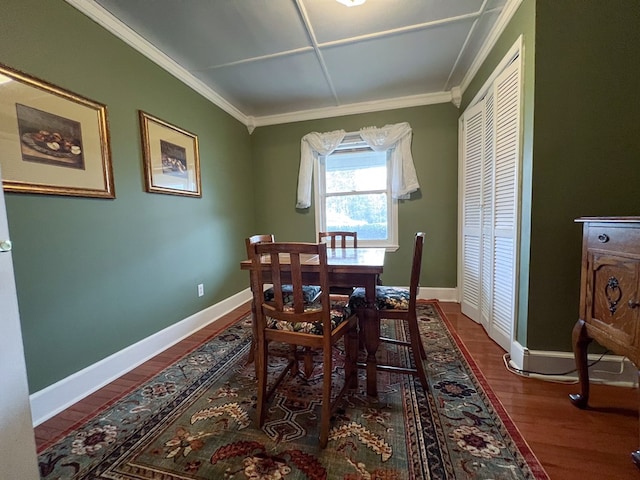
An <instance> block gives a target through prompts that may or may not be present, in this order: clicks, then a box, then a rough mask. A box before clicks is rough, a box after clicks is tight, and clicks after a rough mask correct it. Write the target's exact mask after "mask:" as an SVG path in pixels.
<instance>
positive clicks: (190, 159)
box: [138, 110, 202, 197]
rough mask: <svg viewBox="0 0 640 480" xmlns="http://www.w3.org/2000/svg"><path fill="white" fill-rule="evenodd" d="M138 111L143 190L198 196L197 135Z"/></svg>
mask: <svg viewBox="0 0 640 480" xmlns="http://www.w3.org/2000/svg"><path fill="white" fill-rule="evenodd" d="M138 112H139V117H140V131H141V135H142V153H143V163H144V172H145V185H146V191H147V192H151V193H165V194H169V195H184V196H188V197H201V196H202V193H201V186H200V154H199V151H198V136H197V135H195V134H193V133H191V132H188V131H186V130H184V129H182V128H180V127H177V126H175V125H172V124H170V123H169V122H166V121H164V120H161V119H159V118H157V117H154V116H153V115H150V114H148V113H146V112H143V111H142V110H139V111H138Z"/></svg>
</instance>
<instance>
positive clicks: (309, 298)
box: [264, 285, 320, 303]
mask: <svg viewBox="0 0 640 480" xmlns="http://www.w3.org/2000/svg"><path fill="white" fill-rule="evenodd" d="M282 293H283V294H284V295H283V298H282V300H283V301H284V303H292V302H293V285H283V286H282ZM318 295H320V286H318V285H304V286H303V287H302V296H303V297H304V301H305V302H306V303H313V302H315V301H316V300H317V298H318ZM264 300H265V301H266V302H270V301H271V300H273V287H271V288H268V289H266V290H265V291H264Z"/></svg>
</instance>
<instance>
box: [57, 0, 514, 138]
mask: <svg viewBox="0 0 640 480" xmlns="http://www.w3.org/2000/svg"><path fill="white" fill-rule="evenodd" d="M66 1H67V2H68V3H69V4H71V5H73V6H74V7H75V8H77V9H78V10H80V11H82V12H83V13H85V14H86V15H88V16H89V17H90V18H92V19H94V20H95V21H97V22H98V23H99V24H101V25H102V26H104V27H105V28H107V29H109V30H110V31H111V32H113V33H114V34H116V35H117V36H119V37H120V38H122V39H123V40H124V41H126V42H127V43H129V44H130V45H131V46H133V47H134V48H136V49H137V50H139V51H140V52H142V53H143V54H145V55H146V56H147V57H149V58H150V59H151V60H153V61H154V62H156V63H158V64H159V65H160V66H162V67H163V68H165V69H166V70H167V71H169V72H170V73H172V74H173V75H175V76H176V77H178V78H179V79H180V80H182V81H183V82H184V83H186V84H187V85H190V86H191V87H192V88H194V89H195V90H196V91H198V92H200V93H201V94H203V95H204V96H205V97H206V98H208V99H209V100H211V101H212V102H214V103H215V104H217V105H218V106H220V107H221V108H222V109H224V110H225V111H227V112H229V113H230V114H232V115H233V116H234V117H236V118H237V119H239V120H240V121H242V122H243V123H245V124H246V125H247V126H248V127H249V129H250V131H251V130H252V129H253V127H255V126H260V125H267V124H274V123H283V122H287V121H294V120H303V119H311V118H322V117H328V116H336V115H340V114H348V113H360V112H364V111H374V110H383V109H389V108H398V107H404V106H413V105H425V104H430V103H443V102H448V101H453V102H454V103H457V102H459V99H460V95H461V93H462V92H464V89H465V88H466V86H467V85H468V83H469V82H470V80H471V78H472V76H473V74H475V72H476V71H477V68H478V67H477V65H479V63H480V62H481V61H482V60H483V59H484V56H486V52H487V51H488V50H489V48H490V47H491V46H492V44H493V42H495V39H496V38H497V36H498V34H499V33H500V31H501V29H502V28H504V25H505V24H506V21H508V18H510V15H511V14H512V11H513V10H514V7H513V5H514V4H516V3H519V2H518V1H517V0H368V1H367V2H366V3H365V4H363V5H360V6H354V7H347V6H344V5H342V4H340V3H338V2H337V1H336V0H66ZM507 17H508V18H507Z"/></svg>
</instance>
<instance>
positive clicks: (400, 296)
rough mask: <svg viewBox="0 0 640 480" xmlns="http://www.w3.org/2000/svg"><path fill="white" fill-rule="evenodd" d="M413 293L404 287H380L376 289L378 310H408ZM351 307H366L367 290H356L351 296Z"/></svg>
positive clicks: (360, 288) (355, 308)
mask: <svg viewBox="0 0 640 480" xmlns="http://www.w3.org/2000/svg"><path fill="white" fill-rule="evenodd" d="M410 297H411V291H410V290H409V289H408V288H403V287H387V286H384V285H378V286H377V287H376V304H377V306H378V310H408V309H409V299H410ZM349 306H350V307H351V308H352V309H354V310H357V309H360V308H364V307H365V290H364V288H362V287H359V288H356V289H355V290H354V291H353V293H352V294H351V299H350V301H349Z"/></svg>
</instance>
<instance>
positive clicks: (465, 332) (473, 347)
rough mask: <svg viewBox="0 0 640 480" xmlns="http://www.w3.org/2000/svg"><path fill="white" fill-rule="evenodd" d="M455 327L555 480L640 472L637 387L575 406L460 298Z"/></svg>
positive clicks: (598, 388)
mask: <svg viewBox="0 0 640 480" xmlns="http://www.w3.org/2000/svg"><path fill="white" fill-rule="evenodd" d="M441 306H442V309H443V311H444V312H445V314H446V316H447V318H448V319H449V321H450V323H451V324H452V325H453V328H454V329H455V331H456V332H457V333H458V335H459V336H460V338H461V339H462V341H463V342H464V344H465V346H466V347H467V349H468V350H469V352H470V353H471V355H472V357H473V359H474V360H475V362H476V363H477V365H478V367H479V368H480V370H481V371H482V373H483V374H484V376H485V377H486V379H487V381H488V383H489V385H490V386H491V388H492V389H493V391H494V393H495V394H496V396H497V397H498V399H499V400H500V402H501V403H502V405H503V406H504V408H505V409H506V411H507V412H508V413H509V415H510V416H511V418H512V419H513V421H514V423H515V424H516V426H517V427H518V429H519V430H520V432H521V433H522V435H523V436H524V438H525V439H526V441H527V443H528V444H529V446H530V447H531V449H532V450H533V452H534V453H535V454H536V456H537V457H538V459H539V460H540V462H541V463H542V465H543V466H544V468H545V470H546V471H547V473H548V474H549V476H550V478H551V479H553V480H603V479H607V480H609V479H615V480H621V479H636V478H640V470H638V469H637V468H636V467H635V465H634V464H633V462H632V461H631V458H630V456H629V454H630V452H631V451H633V450H635V449H637V448H638V446H639V444H638V440H639V435H638V431H639V426H638V393H637V390H636V389H631V388H623V387H612V386H604V385H596V384H592V385H591V398H590V400H589V406H590V408H589V409H588V410H579V409H578V408H576V407H574V406H573V405H571V403H570V402H569V399H568V394H569V393H575V392H577V391H578V389H577V385H565V384H560V383H552V382H546V381H543V380H538V379H533V378H524V377H520V376H517V375H514V374H512V373H510V372H509V371H507V370H506V369H505V367H504V363H503V360H502V355H503V354H504V351H503V350H502V349H501V348H500V347H498V345H496V344H495V343H494V342H493V341H492V340H491V339H489V338H488V337H487V335H486V333H485V332H484V330H483V329H482V327H481V326H479V325H478V324H476V323H475V322H473V321H471V320H470V319H469V318H467V317H465V316H464V315H463V314H461V313H460V306H459V304H456V303H442V304H441ZM248 312H249V304H246V305H243V306H241V307H239V308H237V309H236V310H234V311H233V312H230V313H229V314H227V315H225V316H224V317H223V318H221V319H220V320H219V321H217V322H216V323H215V324H214V325H209V326H207V327H205V328H203V329H202V330H200V331H199V332H197V333H196V334H194V335H192V336H191V337H189V338H187V339H185V340H183V341H182V342H180V343H179V344H177V345H175V346H173V347H171V348H169V349H168V350H166V351H165V352H163V353H161V354H160V355H158V356H157V357H155V358H153V359H151V360H149V361H148V362H146V363H145V364H143V365H141V366H140V367H138V368H136V369H134V370H133V371H131V372H129V373H128V374H126V375H124V376H122V377H121V378H119V379H118V380H116V381H114V382H113V383H111V384H109V385H107V386H106V387H104V388H102V389H100V390H99V391H97V392H95V393H93V394H92V395H90V396H88V397H87V398H85V399H84V400H82V401H81V402H79V403H77V404H75V405H73V406H72V407H70V408H69V409H67V410H65V411H64V412H62V413H60V414H59V415H56V416H55V417H53V418H51V419H50V420H48V421H46V422H44V423H43V424H41V425H39V426H38V427H36V428H35V437H36V443H37V445H38V450H39V451H41V450H43V449H44V448H46V447H47V446H48V445H50V444H51V443H53V442H55V441H56V440H57V439H59V438H60V437H61V436H62V435H64V434H65V433H66V432H67V431H69V430H70V429H73V428H74V427H75V426H76V425H78V424H81V423H83V422H84V421H86V420H88V419H89V418H91V417H92V416H93V415H94V414H96V413H97V412H99V411H100V410H101V409H102V408H104V407H105V406H107V405H109V404H111V403H113V402H115V401H116V400H117V399H118V398H120V397H121V396H122V395H124V394H126V393H127V392H129V391H130V390H132V389H134V388H135V387H136V386H137V385H139V384H141V383H143V382H144V381H146V380H148V379H149V378H151V377H152V376H153V375H155V374H156V373H158V372H159V371H160V370H162V369H163V368H164V367H165V366H166V365H169V364H171V363H173V362H174V361H176V360H177V359H179V358H180V357H181V356H183V355H184V354H185V353H187V352H189V351H191V350H193V349H195V348H196V347H197V346H198V345H200V344H201V343H202V342H204V341H206V340H207V339H208V338H210V337H212V336H213V335H216V334H217V333H218V332H220V331H221V330H222V329H224V328H225V327H226V326H227V325H229V324H230V323H232V322H234V321H235V320H236V319H237V318H239V317H240V316H241V315H244V314H246V313H248Z"/></svg>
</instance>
